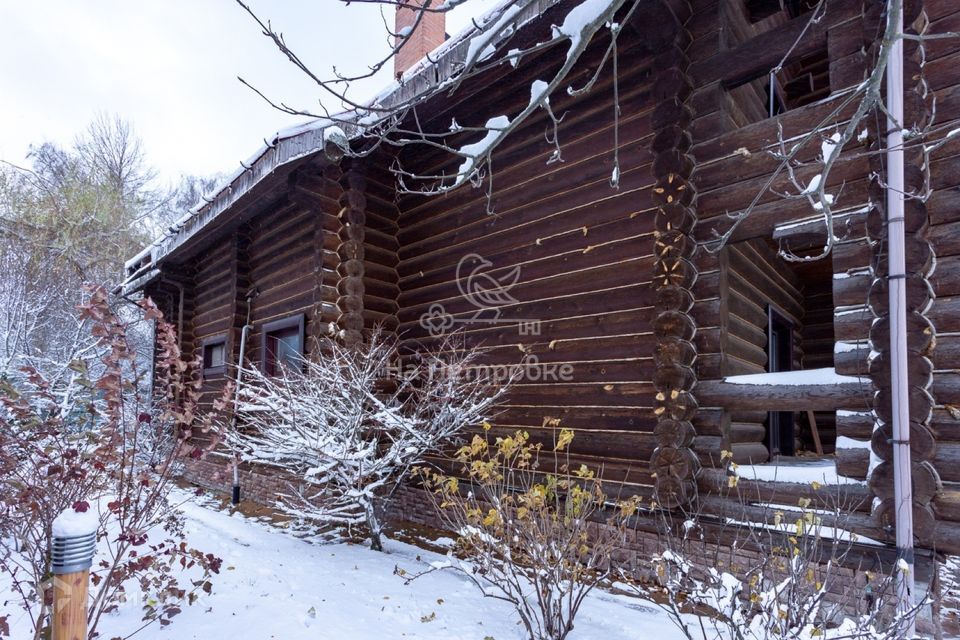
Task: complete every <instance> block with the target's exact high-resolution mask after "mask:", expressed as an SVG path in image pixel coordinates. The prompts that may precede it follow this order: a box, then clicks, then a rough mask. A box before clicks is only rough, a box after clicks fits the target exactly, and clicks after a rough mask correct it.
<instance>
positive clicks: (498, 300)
mask: <svg viewBox="0 0 960 640" xmlns="http://www.w3.org/2000/svg"><path fill="white" fill-rule="evenodd" d="M492 269H493V263H492V262H490V261H489V260H487V259H486V258H484V257H483V256H480V255H478V254H476V253H468V254H467V255H465V256H463V258H461V259H460V262H459V263H457V287H458V288H459V289H460V293H462V294H463V297H464V298H466V299H467V300H468V301H469V302H470V304H472V305H473V306H475V307H476V308H477V312H476V313H475V314H473V319H474V320H476V319H477V318H479V317H480V315H481V314H482V313H484V312H485V311H492V312H493V318H492V319H494V320H496V319H498V318H499V317H500V307H505V306H507V305H511V304H519V300H517V299H516V298H514V297H513V296H512V295H510V290H511V289H513V288H514V287H515V286H516V285H517V282H518V281H519V280H520V265H517V266H515V267H514V268H512V269H510V270H509V271H507V272H506V273H505V274H503V275H502V276H493V275H491V274H490V271H491V270H492Z"/></svg>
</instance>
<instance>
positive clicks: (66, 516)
mask: <svg viewBox="0 0 960 640" xmlns="http://www.w3.org/2000/svg"><path fill="white" fill-rule="evenodd" d="M99 525H100V520H99V518H98V517H97V514H96V513H94V512H91V511H85V512H77V511H66V512H64V513H62V514H60V516H58V517H57V519H56V520H54V521H53V543H52V547H51V549H50V570H51V572H52V573H53V610H52V613H51V627H52V631H53V640H87V585H88V584H89V580H90V567H91V566H92V565H93V556H94V553H95V552H96V550H97V529H98V527H99Z"/></svg>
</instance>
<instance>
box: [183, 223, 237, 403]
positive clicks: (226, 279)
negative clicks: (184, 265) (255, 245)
mask: <svg viewBox="0 0 960 640" xmlns="http://www.w3.org/2000/svg"><path fill="white" fill-rule="evenodd" d="M236 249H237V244H236V243H235V241H234V239H233V238H231V237H226V238H222V239H218V241H217V242H216V243H215V244H214V245H213V246H212V247H210V249H209V250H208V251H206V252H204V253H203V254H202V255H201V256H199V257H198V258H197V260H195V261H194V263H193V265H192V268H190V269H184V270H183V271H184V272H185V273H190V272H191V271H192V274H190V276H189V277H188V278H184V280H185V281H186V285H187V286H186V288H185V289H184V296H185V303H184V311H183V315H184V336H183V341H182V344H181V351H182V353H183V354H184V356H187V357H194V358H200V357H202V355H203V354H202V353H201V348H202V345H203V341H204V340H209V339H211V338H216V337H219V336H226V335H227V334H229V333H230V330H231V327H232V321H233V315H234V301H235V293H234V286H233V282H232V281H231V274H236V273H237V272H238V267H237V265H236V259H237V252H236ZM225 381H226V376H225V375H224V374H218V375H215V376H212V377H208V378H207V379H204V380H203V385H202V387H201V398H200V403H201V409H208V408H209V407H210V406H211V404H212V403H213V401H214V400H215V399H216V397H217V395H218V394H219V393H220V390H221V389H222V387H223V384H224V382H225Z"/></svg>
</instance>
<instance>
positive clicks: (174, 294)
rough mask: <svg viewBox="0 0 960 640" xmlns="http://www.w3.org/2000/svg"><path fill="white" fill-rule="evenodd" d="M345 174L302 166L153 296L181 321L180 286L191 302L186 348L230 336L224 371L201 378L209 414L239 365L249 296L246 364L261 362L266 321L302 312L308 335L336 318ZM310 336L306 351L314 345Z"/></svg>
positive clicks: (195, 353) (192, 350) (169, 273)
mask: <svg viewBox="0 0 960 640" xmlns="http://www.w3.org/2000/svg"><path fill="white" fill-rule="evenodd" d="M339 177H340V170H339V169H337V168H336V167H334V168H329V167H328V168H326V169H323V170H320V169H317V168H315V167H313V166H311V165H306V166H304V167H301V168H300V169H299V170H298V171H297V172H296V173H295V174H293V175H292V176H291V178H290V181H289V185H288V187H287V189H286V190H285V191H281V192H279V194H275V195H274V197H272V198H269V199H268V202H267V203H265V204H263V205H262V206H261V207H260V209H259V210H258V211H256V212H255V213H254V215H253V216H252V217H250V218H249V219H248V220H246V221H244V222H242V223H240V224H239V225H235V226H234V227H233V228H232V229H231V230H230V232H229V233H223V234H221V235H220V236H219V237H217V238H215V239H214V240H213V241H212V242H211V243H210V244H209V245H208V246H206V247H205V248H204V249H203V250H202V251H201V252H199V253H198V254H197V255H196V256H194V257H191V258H190V260H189V262H188V263H187V264H189V265H190V266H189V267H179V266H177V265H164V268H163V273H164V277H165V279H166V280H167V281H169V282H167V281H161V283H160V284H158V285H155V286H154V287H153V288H152V289H151V290H149V291H148V292H147V293H148V294H152V295H156V296H157V297H162V298H164V299H165V300H166V301H167V302H166V304H165V312H166V315H167V317H168V319H169V320H170V321H171V322H176V319H177V307H178V297H179V291H178V289H177V288H176V287H175V286H174V285H173V284H171V283H172V282H178V283H183V284H184V285H185V286H184V294H185V303H184V322H183V341H182V349H183V351H184V354H185V355H187V356H188V357H198V358H199V357H201V356H202V353H201V348H202V344H203V341H204V340H209V339H211V338H218V337H221V336H222V337H225V338H226V364H227V365H228V366H227V368H226V371H224V372H223V373H216V374H212V375H208V376H207V377H206V378H205V379H204V380H203V385H202V397H201V408H202V409H209V408H210V406H211V403H212V402H213V400H214V399H215V398H217V397H218V396H219V394H220V393H221V391H222V388H223V385H224V384H225V383H226V381H227V379H228V378H229V377H232V375H233V372H234V371H235V369H234V367H235V365H236V364H237V363H238V362H239V360H240V357H241V354H240V335H241V332H242V330H243V326H244V324H245V323H246V321H247V296H248V295H249V294H250V293H251V292H255V297H254V298H253V301H252V304H251V305H250V315H251V322H252V324H253V327H254V328H253V330H252V331H250V332H249V334H248V337H247V344H246V353H245V354H244V355H245V360H246V362H248V363H253V364H259V363H260V361H261V358H262V354H261V353H260V349H261V338H262V331H261V327H262V326H263V324H264V323H267V322H271V321H273V320H280V319H283V318H287V317H291V316H296V315H297V314H304V316H305V321H306V322H305V328H306V334H307V337H308V338H309V336H311V335H320V334H325V333H326V332H327V327H328V326H329V324H330V323H331V322H336V320H337V319H338V308H337V306H336V303H337V289H336V283H337V271H336V270H337V265H338V264H339V262H340V261H339V259H338V257H337V256H336V254H335V253H334V252H335V251H336V249H337V247H338V246H339V244H340V243H339V239H338V237H337V234H338V232H339V230H340V223H339V220H338V218H337V211H338V207H339V204H338V200H339V198H340V196H341V192H342V189H341V187H340V185H339V182H338V181H339ZM309 344H310V341H309V339H308V341H307V345H306V347H307V348H309Z"/></svg>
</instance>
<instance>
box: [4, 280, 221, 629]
mask: <svg viewBox="0 0 960 640" xmlns="http://www.w3.org/2000/svg"><path fill="white" fill-rule="evenodd" d="M141 307H142V311H143V314H142V315H143V318H142V319H146V320H148V321H150V320H155V321H156V323H155V335H156V342H157V346H158V349H157V357H156V360H155V362H154V377H153V380H150V378H149V373H148V372H149V367H144V366H142V364H143V363H141V362H139V361H138V358H137V354H136V350H135V349H134V348H132V346H131V343H130V340H129V339H128V328H129V327H128V324H127V322H125V321H124V320H123V319H122V316H121V314H119V313H118V312H117V310H116V309H115V308H114V307H113V306H112V305H111V303H110V300H109V298H108V295H107V293H106V291H105V290H104V289H102V288H92V289H90V291H89V300H88V302H87V303H86V304H84V305H82V306H81V308H80V317H81V319H82V321H83V322H85V323H87V324H88V326H90V327H91V332H92V335H93V336H95V337H96V338H97V339H98V341H99V343H98V346H99V351H98V355H97V356H96V358H93V359H91V360H88V361H75V362H71V363H69V364H68V365H67V366H68V367H69V369H70V370H71V371H72V373H73V375H72V381H71V382H70V384H69V385H68V386H67V387H66V388H57V389H54V388H52V386H51V384H50V383H48V382H47V380H45V378H44V377H43V376H42V375H41V374H40V373H39V372H37V371H36V370H24V371H23V374H24V375H23V376H22V377H18V378H17V382H16V383H14V382H11V381H8V380H0V572H3V573H6V574H7V576H8V577H9V578H10V581H11V583H12V585H13V589H14V592H15V593H16V594H17V596H19V601H20V605H21V606H22V607H23V609H24V610H25V611H26V612H27V613H28V615H29V618H30V620H31V621H32V624H33V629H34V638H36V639H39V638H44V637H47V636H46V634H47V633H48V628H49V619H50V607H51V604H52V582H51V580H50V576H51V573H50V559H49V556H50V554H49V549H50V545H51V537H52V533H51V528H52V524H53V521H54V519H55V518H56V517H57V516H58V515H59V514H60V513H62V512H63V511H65V510H67V509H72V510H74V511H88V510H89V511H92V512H94V513H96V514H98V515H99V518H100V527H99V531H98V535H97V538H98V552H99V553H98V556H97V558H96V559H95V561H94V563H95V564H94V567H93V569H92V572H91V585H92V586H91V593H90V596H91V600H90V607H89V633H90V637H91V638H92V637H95V636H96V633H97V632H96V629H97V625H98V623H99V621H100V620H101V618H102V616H103V615H104V614H105V613H108V612H110V611H113V610H115V609H117V608H118V607H119V606H122V605H123V603H125V602H131V601H133V600H134V598H131V597H130V596H129V595H128V593H127V591H128V590H130V589H136V590H138V591H139V592H140V596H142V597H140V598H136V600H138V601H140V602H143V603H145V604H144V605H143V620H144V622H145V623H146V624H149V623H150V622H154V621H158V622H159V623H160V624H162V625H166V624H169V622H170V619H171V618H172V617H173V616H175V615H176V614H177V613H179V612H180V611H181V607H182V606H183V605H184V604H185V603H186V604H192V603H194V602H195V601H196V600H197V599H198V598H199V597H200V596H201V595H202V593H204V592H205V593H209V592H210V589H211V582H210V579H211V577H212V575H213V574H215V573H217V572H219V569H220V560H219V559H218V558H216V557H214V556H212V555H210V554H206V553H203V552H201V551H199V550H196V549H193V548H191V547H190V546H189V545H188V544H187V541H186V540H185V538H184V534H183V519H182V515H181V514H180V512H179V511H178V510H177V509H176V506H175V505H171V504H170V502H169V500H168V497H169V493H170V489H171V488H172V487H171V478H172V477H173V474H174V471H175V468H176V465H177V463H178V460H180V459H182V458H184V457H186V456H191V455H201V456H202V455H203V454H204V453H205V452H206V451H207V450H209V448H212V447H214V446H216V444H217V442H218V436H217V430H216V429H215V428H214V425H213V423H212V422H211V421H210V419H209V418H201V417H200V414H199V412H198V411H197V409H196V408H197V400H198V396H199V381H198V380H199V377H198V376H197V375H196V371H197V363H192V362H187V361H185V360H184V359H183V357H182V355H181V353H180V348H179V345H178V344H177V340H176V332H175V330H174V329H173V328H172V327H171V326H170V325H169V324H167V323H165V322H164V321H163V318H162V317H161V314H160V312H159V311H158V310H157V308H156V307H155V306H154V305H153V304H152V303H151V302H150V301H149V300H147V301H144V302H142V303H141ZM151 383H152V384H151ZM151 387H152V388H153V389H155V390H156V393H154V394H153V397H151V393H150V392H149V391H145V390H146V389H150V388H151ZM218 404H222V401H221V403H218ZM201 433H208V434H209V437H207V438H205V439H204V440H205V446H204V447H199V446H197V445H196V444H195V443H194V441H195V440H197V439H198V438H196V436H197V435H199V434H201ZM188 572H189V573H188ZM181 579H183V580H184V581H185V582H186V583H187V584H188V587H186V588H184V587H181V584H180V582H181ZM136 631H137V630H131V632H133V633H135V632H136ZM7 635H9V629H8V628H7V623H6V617H4V618H0V637H5V636H7ZM127 637H129V635H128V636H127Z"/></svg>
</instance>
